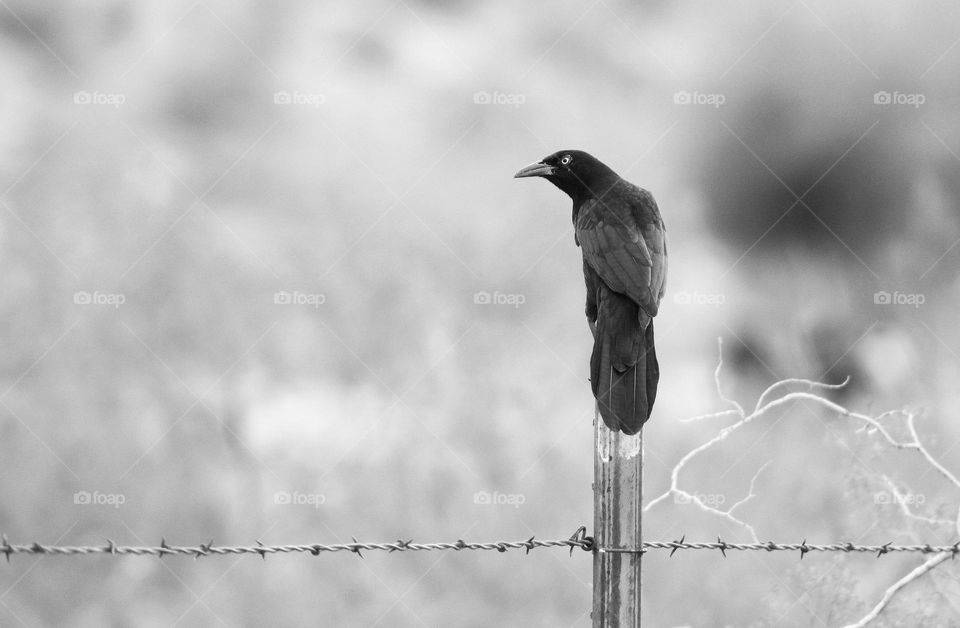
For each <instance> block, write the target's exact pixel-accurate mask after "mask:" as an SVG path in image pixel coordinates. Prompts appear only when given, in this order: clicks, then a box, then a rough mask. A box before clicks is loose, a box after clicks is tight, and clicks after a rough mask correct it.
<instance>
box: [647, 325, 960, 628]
mask: <svg viewBox="0 0 960 628" xmlns="http://www.w3.org/2000/svg"><path fill="white" fill-rule="evenodd" d="M718 348H719V349H720V356H719V358H718V360H717V368H716V370H715V371H714V382H715V384H716V390H717V396H718V397H719V398H720V400H721V401H722V402H723V403H724V404H727V405H729V406H732V409H727V410H721V411H719V412H714V413H711V414H704V415H700V416H697V417H693V418H692V419H687V421H700V420H704V419H711V418H718V417H723V416H730V415H736V416H739V417H740V418H739V420H738V421H736V422H735V423H733V424H731V425H728V426H726V427H724V428H722V429H720V430H719V431H718V433H717V434H716V436H714V437H713V438H711V439H710V440H708V441H707V442H705V443H703V444H702V445H700V446H698V447H695V448H694V449H692V450H690V451H689V452H687V453H686V454H685V455H684V456H683V457H681V458H680V460H679V461H678V462H677V463H676V465H674V467H673V469H672V471H671V473H670V487H669V488H668V489H667V490H666V491H665V492H664V493H663V494H661V495H659V496H657V497H656V498H654V499H652V500H651V501H650V502H648V503H647V505H646V506H645V507H644V510H645V511H646V510H650V509H651V508H653V507H654V506H656V505H657V504H659V503H660V502H662V501H664V500H666V499H667V498H668V497H669V496H671V495H674V496H677V497H680V498H682V499H684V501H687V502H689V503H692V504H694V505H696V506H697V507H699V508H700V509H701V510H703V511H704V512H707V513H710V514H712V515H715V516H717V517H721V518H723V519H726V520H727V521H730V522H732V523H734V524H736V525H738V526H740V527H742V528H744V529H745V530H746V531H747V532H748V533H749V534H750V536H751V537H752V538H753V540H754V544H756V543H757V542H758V539H757V535H756V532H755V531H754V529H753V527H752V526H751V525H750V524H749V523H747V522H746V521H743V520H741V519H739V518H737V517H735V516H734V515H733V511H734V510H735V509H736V508H738V507H739V506H741V505H743V504H745V503H746V502H747V501H749V500H750V499H752V498H753V497H756V493H755V491H754V485H755V483H756V480H757V478H758V477H759V475H760V473H761V472H762V471H763V470H764V469H765V468H766V467H767V466H768V465H769V464H770V462H767V463H765V464H764V465H763V466H761V467H760V468H759V469H758V470H757V472H756V473H755V474H754V476H753V478H752V479H751V480H750V488H749V490H748V492H747V495H746V496H745V497H744V498H743V499H741V500H740V501H738V502H736V503H735V504H733V506H731V507H730V508H729V509H727V510H720V509H718V508H715V507H713V506H711V505H709V504H706V503H704V502H703V500H701V499H700V497H698V496H697V495H696V494H694V493H691V492H690V491H688V490H686V489H684V488H681V486H680V472H681V471H682V470H683V469H684V468H685V467H686V466H687V465H688V464H689V463H690V462H691V461H692V460H693V459H694V458H696V457H697V456H699V455H700V454H702V453H703V452H705V451H707V450H708V449H710V448H712V447H714V446H716V445H718V444H720V443H721V442H723V441H724V440H726V439H727V438H728V437H729V436H730V435H731V434H733V433H734V432H736V431H737V430H739V429H740V428H742V427H743V426H745V425H747V424H749V423H752V422H753V421H756V420H757V419H761V418H764V417H766V416H768V415H769V414H771V412H772V411H773V410H775V409H777V408H780V407H782V406H785V405H788V404H791V403H793V402H795V401H805V402H810V403H812V404H815V405H819V406H820V407H822V408H823V409H825V410H827V411H829V412H832V413H835V414H837V415H839V416H841V417H846V418H849V419H853V420H854V421H856V422H858V423H859V424H860V425H859V427H858V430H857V431H863V432H866V433H868V434H879V435H880V437H881V438H882V439H883V440H884V441H886V443H887V444H888V445H890V446H891V447H894V448H896V449H902V450H913V451H916V452H918V453H919V454H920V455H921V456H922V457H923V459H924V460H925V461H926V463H927V464H929V465H930V466H931V467H933V468H934V469H936V470H937V472H938V473H939V474H940V475H942V476H943V477H944V478H946V479H947V480H948V481H949V482H950V483H951V484H953V485H954V486H955V487H957V488H958V489H960V479H958V478H957V476H956V475H955V474H954V473H953V472H951V471H950V470H949V469H947V468H946V467H945V466H943V464H941V463H940V462H939V461H938V460H937V459H936V458H935V457H934V456H933V455H932V454H931V453H930V451H929V450H928V449H927V448H926V447H925V446H924V445H923V443H922V442H921V440H920V436H919V434H918V432H917V429H916V423H915V421H916V414H915V413H914V412H912V411H907V410H893V411H889V412H884V413H883V414H880V415H878V416H876V417H871V416H868V415H865V414H862V413H859V412H853V411H851V410H848V409H847V408H845V407H843V406H841V405H839V404H837V403H835V402H833V401H830V400H829V399H826V398H824V397H822V396H820V395H818V394H814V392H813V391H815V390H836V389H838V388H842V387H843V386H845V385H846V384H847V383H848V382H849V381H850V379H849V377H848V378H847V379H846V380H844V381H843V382H842V383H840V384H825V383H822V382H815V381H812V380H807V379H797V378H793V379H785V380H782V381H778V382H776V383H774V384H773V385H771V386H770V387H768V388H767V389H766V390H765V391H763V393H762V394H761V395H760V397H759V398H758V399H757V404H756V406H755V407H754V410H753V412H751V413H750V414H746V413H745V411H744V409H743V406H741V405H740V404H739V403H738V402H737V401H735V400H733V399H730V398H728V397H726V396H725V395H724V393H723V387H722V386H721V382H720V373H721V370H722V367H723V352H722V350H723V342H722V339H721V340H719V341H718ZM793 385H800V386H806V387H807V391H793V392H785V393H782V394H781V389H783V388H785V387H787V386H793ZM775 393H776V394H779V395H780V396H778V397H777V396H775ZM892 416H902V417H904V419H905V425H906V428H907V431H908V433H909V439H908V440H900V439H898V438H896V437H894V435H893V434H892V433H891V431H890V430H889V429H888V428H887V427H886V426H885V425H884V424H883V423H882V422H881V421H883V420H884V419H887V418H889V417H892ZM883 477H884V480H885V481H886V483H887V485H888V487H889V488H890V491H891V494H892V496H893V499H895V500H896V501H897V504H898V505H899V506H900V509H901V511H902V512H903V514H904V515H905V516H906V517H908V518H910V519H914V520H917V521H922V522H924V523H928V524H931V525H953V526H954V527H955V529H956V534H957V539H958V540H960V511H958V512H957V518H956V519H955V520H953V521H950V520H948V519H937V518H932V517H927V516H924V515H920V514H917V513H915V512H913V510H912V509H910V508H909V507H908V506H907V501H908V500H907V499H906V496H905V495H904V493H902V492H901V491H900V490H899V489H898V488H897V487H896V485H895V484H894V483H893V481H892V480H891V479H890V478H888V477H886V476H883ZM720 543H721V544H722V546H723V548H727V549H730V548H733V547H734V546H733V545H732V544H727V543H723V542H720ZM645 545H646V544H645ZM771 545H773V544H771ZM957 546H958V545H954V547H957ZM891 547H892V546H891V544H887V545H885V546H881V549H880V550H878V554H879V555H882V554H884V553H887V552H888V551H891ZM927 547H929V546H927ZM805 551H810V550H809V549H807V546H806V544H805V543H804V544H803V549H802V550H801V552H805ZM955 555H956V552H953V553H950V554H948V553H939V554H937V555H936V556H932V557H930V558H928V559H927V560H926V561H925V562H923V563H922V564H921V565H919V566H917V567H916V568H914V569H913V570H912V571H910V572H909V573H908V574H906V575H905V576H903V577H902V578H900V579H899V580H898V581H897V582H895V583H894V584H892V585H891V586H890V587H889V588H888V589H887V590H886V592H885V593H884V595H883V597H882V598H881V599H880V601H879V602H878V603H877V605H876V606H874V607H873V608H872V609H871V610H870V612H869V613H867V614H866V615H864V617H863V618H861V619H860V620H859V621H858V622H856V623H853V624H850V627H861V626H866V625H867V624H869V623H870V622H871V621H873V620H874V619H876V618H877V617H878V616H879V615H880V613H881V612H882V611H883V609H884V608H886V607H887V605H888V604H889V603H890V601H891V600H892V599H893V598H894V597H895V596H896V595H897V593H898V592H899V591H900V590H902V589H903V588H904V587H906V586H907V585H908V584H910V583H911V582H913V581H914V580H917V579H918V578H920V577H922V576H923V575H924V574H926V573H928V572H929V571H931V570H932V569H934V568H936V567H937V566H938V565H940V564H941V563H942V562H944V561H945V560H946V559H947V558H951V557H953V556H955Z"/></svg>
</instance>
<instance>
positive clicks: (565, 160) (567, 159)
mask: <svg viewBox="0 0 960 628" xmlns="http://www.w3.org/2000/svg"><path fill="white" fill-rule="evenodd" d="M571 161H573V157H571V156H570V155H564V156H563V157H562V158H561V159H560V163H561V164H563V165H564V166H566V165H567V164H569V163H570V162H571Z"/></svg>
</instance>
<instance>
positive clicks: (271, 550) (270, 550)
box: [0, 526, 960, 562]
mask: <svg viewBox="0 0 960 628" xmlns="http://www.w3.org/2000/svg"><path fill="white" fill-rule="evenodd" d="M586 531H587V528H586V526H580V527H579V528H577V530H576V531H575V532H574V533H573V535H571V536H570V538H567V539H555V540H542V539H537V538H535V537H533V536H531V537H530V538H529V539H527V540H526V541H493V542H486V543H475V542H467V541H464V540H462V539H458V540H457V541H455V542H453V543H414V542H413V539H409V540H406V541H405V540H403V539H400V540H397V541H394V542H391V543H364V542H361V541H358V540H357V539H355V538H354V539H353V542H352V543H334V544H332V545H326V544H323V543H311V544H307V545H264V544H263V543H261V542H260V541H257V544H256V545H239V546H236V545H235V546H219V545H214V544H213V541H212V540H211V541H209V542H207V543H203V544H200V545H193V546H190V545H187V546H184V545H170V544H168V543H167V541H166V539H161V540H160V545H157V546H135V545H118V544H116V543H114V542H113V541H111V540H109V539H108V540H107V543H106V545H43V544H42V543H36V542H34V543H30V544H29V545H18V544H12V543H10V542H8V540H7V537H6V535H3V536H2V543H0V554H4V555H5V556H6V559H7V562H10V556H11V555H14V554H34V555H44V556H84V555H91V554H109V555H111V556H122V555H132V556H157V557H159V558H163V557H164V556H193V557H194V558H202V557H204V556H226V555H231V554H258V555H259V556H260V557H261V558H263V559H266V557H267V555H268V554H292V553H307V552H309V553H310V554H312V555H314V556H319V555H320V554H321V553H322V552H351V553H354V554H356V555H358V556H359V557H360V558H363V552H365V551H378V550H379V551H386V552H416V551H442V550H454V551H462V550H485V551H492V550H496V551H498V552H506V551H508V550H519V549H524V550H526V553H527V554H529V553H530V550H533V549H536V548H538V547H564V548H569V550H570V554H571V555H572V554H573V550H574V549H575V548H580V549H582V550H584V551H587V552H593V551H596V552H601V553H602V552H609V553H624V554H638V553H639V554H643V553H646V552H647V551H649V550H670V556H673V555H674V553H675V552H676V551H677V550H719V551H720V553H721V554H723V556H724V557H726V555H727V550H734V551H766V552H778V551H779V552H797V551H798V552H800V558H801V559H803V557H804V555H806V554H807V553H808V552H864V553H871V554H876V555H877V557H878V558H879V557H880V556H883V555H885V554H889V553H891V552H918V553H922V554H950V555H951V556H950V558H951V559H953V558H956V557H957V554H960V541H958V542H956V543H954V544H953V545H931V544H929V543H927V544H924V545H916V544H914V545H894V544H893V543H892V542H890V543H885V544H883V545H857V544H855V543H832V544H827V545H817V544H811V543H807V541H806V539H804V540H803V542H802V543H775V542H773V541H767V542H765V543H728V542H726V541H724V540H722V539H721V538H719V537H717V540H716V541H715V542H709V543H695V542H690V541H687V540H686V536H684V537H681V538H680V539H679V540H677V541H648V542H644V543H643V546H642V548H640V549H637V548H620V547H597V546H596V543H595V540H594V538H593V537H591V536H587V535H586Z"/></svg>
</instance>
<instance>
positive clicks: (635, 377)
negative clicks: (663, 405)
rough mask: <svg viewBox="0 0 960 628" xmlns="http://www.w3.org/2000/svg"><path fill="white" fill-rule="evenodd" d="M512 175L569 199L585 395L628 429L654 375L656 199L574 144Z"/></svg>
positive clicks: (658, 278)
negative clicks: (583, 329)
mask: <svg viewBox="0 0 960 628" xmlns="http://www.w3.org/2000/svg"><path fill="white" fill-rule="evenodd" d="M513 176H514V177H515V178H517V177H543V178H544V179H546V180H547V181H550V182H551V183H553V184H554V185H555V186H557V187H558V188H560V189H561V190H563V191H564V192H566V193H567V195H569V196H570V198H572V199H573V225H574V228H575V236H574V240H575V242H576V244H577V246H579V247H580V248H581V250H582V251H583V275H584V279H585V280H586V283H587V323H588V324H589V325H590V331H591V332H593V355H592V356H591V357H590V384H591V386H592V387H593V396H594V397H596V399H597V405H598V406H599V408H600V416H602V417H603V422H604V423H606V425H607V427H609V428H610V429H611V430H621V431H623V432H624V433H625V434H636V433H637V432H639V431H640V428H641V427H643V424H644V423H645V422H646V421H647V419H649V418H650V412H651V410H653V402H654V401H655V400H656V397H657V383H658V382H659V381H660V366H659V364H658V363H657V353H656V349H655V348H654V344H653V317H654V316H656V315H657V309H658V308H659V306H660V299H662V298H663V291H664V284H665V283H666V277H667V234H666V231H665V230H664V227H663V219H662V218H661V217H660V210H659V209H657V203H656V202H655V201H654V200H653V195H652V194H650V192H648V191H646V190H644V189H643V188H639V187H637V186H635V185H633V184H632V183H630V182H628V181H625V180H623V179H621V178H620V176H619V175H618V174H617V173H616V172H614V171H613V170H611V169H610V168H609V167H608V166H606V165H604V164H603V163H602V162H601V161H600V160H598V159H596V158H595V157H593V156H591V155H589V154H587V153H585V152H583V151H579V150H562V151H559V152H556V153H554V154H552V155H549V156H548V157H544V158H543V159H542V160H541V161H539V162H537V163H535V164H530V165H529V166H527V167H526V168H523V169H522V170H520V172H518V173H517V174H515V175H513Z"/></svg>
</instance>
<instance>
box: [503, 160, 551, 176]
mask: <svg viewBox="0 0 960 628" xmlns="http://www.w3.org/2000/svg"><path fill="white" fill-rule="evenodd" d="M554 172H556V168H554V167H553V166H551V165H550V164H545V163H543V162H542V161H538V162H537V163H535V164H530V165H529V166H526V167H524V168H521V169H520V172H518V173H517V174H515V175H513V178H514V179H521V178H523V177H545V176H547V175H550V174H553V173H554Z"/></svg>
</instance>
